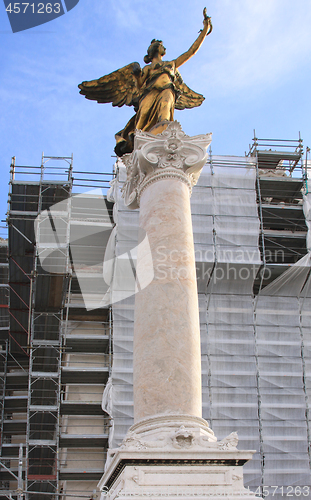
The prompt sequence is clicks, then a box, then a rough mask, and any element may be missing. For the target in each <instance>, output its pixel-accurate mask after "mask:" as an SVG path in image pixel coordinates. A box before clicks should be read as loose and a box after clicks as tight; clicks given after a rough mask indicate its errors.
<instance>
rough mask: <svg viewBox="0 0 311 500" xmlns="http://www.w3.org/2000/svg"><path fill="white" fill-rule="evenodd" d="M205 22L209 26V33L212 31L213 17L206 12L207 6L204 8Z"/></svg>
mask: <svg viewBox="0 0 311 500" xmlns="http://www.w3.org/2000/svg"><path fill="white" fill-rule="evenodd" d="M203 24H204V25H205V26H206V27H207V30H208V31H207V35H209V34H210V33H211V32H212V29H213V26H212V20H211V18H210V17H209V16H208V15H207V13H206V7H204V9H203Z"/></svg>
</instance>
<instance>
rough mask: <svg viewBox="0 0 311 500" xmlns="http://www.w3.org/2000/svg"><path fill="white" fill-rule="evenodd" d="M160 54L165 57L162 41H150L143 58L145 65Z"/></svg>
mask: <svg viewBox="0 0 311 500" xmlns="http://www.w3.org/2000/svg"><path fill="white" fill-rule="evenodd" d="M158 52H160V54H161V55H162V56H164V55H165V53H166V49H165V47H164V46H163V43H162V40H156V39H155V38H154V39H153V40H151V44H150V45H149V47H148V50H147V55H146V56H145V57H144V61H145V63H146V64H149V63H151V61H152V59H153V58H154V57H155V56H156V55H157V54H158Z"/></svg>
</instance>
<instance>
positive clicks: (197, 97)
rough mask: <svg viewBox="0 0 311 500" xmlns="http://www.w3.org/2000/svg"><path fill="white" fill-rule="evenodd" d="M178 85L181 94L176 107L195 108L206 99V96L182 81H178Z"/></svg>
mask: <svg viewBox="0 0 311 500" xmlns="http://www.w3.org/2000/svg"><path fill="white" fill-rule="evenodd" d="M180 80H181V79H180ZM176 87H177V89H178V91H179V92H180V95H179V97H178V98H177V100H176V103H175V109H185V108H195V107H196V106H200V105H201V104H202V102H203V101H204V99H205V97H203V96H202V95H201V94H197V92H194V91H193V90H191V89H190V88H189V87H188V86H187V85H186V84H185V83H184V82H182V81H178V82H177V85H176Z"/></svg>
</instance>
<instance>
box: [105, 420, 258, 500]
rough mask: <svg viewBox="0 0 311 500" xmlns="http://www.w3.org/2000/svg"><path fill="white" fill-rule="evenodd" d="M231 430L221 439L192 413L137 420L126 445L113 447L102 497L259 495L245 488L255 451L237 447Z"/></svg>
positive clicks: (111, 499) (248, 499)
mask: <svg viewBox="0 0 311 500" xmlns="http://www.w3.org/2000/svg"><path fill="white" fill-rule="evenodd" d="M237 444H238V436H237V434H236V432H233V433H231V434H230V435H229V436H228V437H226V438H225V439H223V440H222V441H217V438H216V437H215V435H214V433H213V431H212V430H211V429H210V428H209V425H208V423H207V422H206V421H205V420H203V419H202V418H199V417H194V416H191V415H158V416H155V417H152V418H146V419H144V420H142V421H140V422H138V423H137V424H134V425H133V426H132V427H131V428H130V429H129V431H128V433H127V435H126V436H125V438H124V440H123V442H122V444H121V446H120V447H119V448H117V449H115V450H109V452H108V459H107V464H106V471H105V474H104V476H103V477H102V479H101V481H100V483H99V485H98V486H99V488H100V490H101V492H102V500H104V498H107V500H114V499H116V498H124V499H126V500H127V499H130V498H132V497H133V496H135V497H137V499H141V500H142V499H144V498H146V496H148V497H149V496H151V497H155V498H159V497H160V496H163V495H164V496H165V497H167V498H170V499H171V500H178V497H179V496H183V497H185V496H186V497H187V498H189V497H191V496H195V497H196V499H197V500H198V499H201V498H202V500H203V499H205V498H207V497H208V498H209V499H210V500H213V499H216V498H219V496H221V495H226V498H230V500H235V499H237V498H244V499H245V500H251V499H252V500H253V499H255V498H257V497H255V495H254V494H253V493H252V492H251V491H249V490H247V489H245V488H244V486H243V465H244V464H245V463H246V462H247V461H249V460H250V459H251V458H252V455H253V453H255V452H254V451H253V450H251V451H250V450H248V451H241V450H238V449H237V447H236V446H237Z"/></svg>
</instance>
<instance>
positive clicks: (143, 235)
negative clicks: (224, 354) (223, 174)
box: [99, 121, 255, 500]
mask: <svg viewBox="0 0 311 500" xmlns="http://www.w3.org/2000/svg"><path fill="white" fill-rule="evenodd" d="M210 142H211V134H208V135H200V136H195V137H188V136H187V135H186V134H184V132H183V131H182V129H181V126H180V124H179V123H178V122H176V121H175V122H170V123H169V124H168V126H167V128H166V130H164V131H163V132H162V133H161V134H159V135H152V134H149V133H145V132H142V131H139V130H138V131H136V135H135V144H134V151H133V153H132V154H131V155H125V157H123V158H122V159H123V161H124V163H125V165H126V168H127V181H126V183H125V185H124V187H123V192H124V198H125V203H126V205H127V206H128V207H129V208H131V209H135V208H138V207H140V218H139V226H140V229H139V230H140V238H139V239H140V241H141V242H146V240H147V241H148V244H143V243H141V244H139V245H138V249H139V251H138V255H137V277H138V279H137V293H136V296H135V319H134V366H133V372H134V384H133V385H134V416H135V423H134V425H133V426H132V427H131V428H130V429H129V431H128V433H127V435H126V436H125V438H124V440H123V442H122V444H121V446H120V447H119V448H118V449H115V450H113V449H112V450H109V451H108V458H107V463H106V471H105V474H104V475H103V477H102V479H101V481H100V483H99V488H100V490H101V492H102V498H101V500H104V499H105V498H106V497H107V499H109V500H114V499H117V498H120V497H122V498H123V499H124V500H130V499H131V498H132V497H133V496H135V497H137V498H138V500H144V499H145V498H146V497H149V496H152V497H154V498H155V499H158V498H160V497H162V496H163V495H164V496H166V497H168V498H169V499H170V500H178V497H180V496H186V497H187V498H188V497H189V498H190V497H192V496H195V497H197V498H199V499H200V500H204V499H205V498H207V497H208V498H209V499H211V500H216V498H219V496H222V495H223V496H227V498H230V499H232V500H237V499H238V498H241V495H242V496H243V498H244V499H245V500H251V499H252V500H254V498H255V495H254V494H253V493H251V492H250V491H248V490H246V489H245V488H244V486H243V464H244V463H245V462H247V461H248V460H250V459H251V457H252V455H253V453H254V451H250V450H247V451H240V450H238V449H237V448H236V445H237V443H238V438H237V435H236V433H232V434H230V435H229V436H228V437H227V438H225V439H223V440H222V441H220V442H218V441H217V438H216V436H215V435H214V433H213V431H212V430H211V429H210V428H209V425H208V423H207V422H206V421H205V420H204V419H203V418H202V405H201V397H202V396H201V354H200V329H199V326H200V325H199V311H198V295H197V286H196V272H195V259H194V246H193V233H192V224H191V211H190V195H191V190H192V187H193V186H194V185H195V184H196V182H197V180H198V178H199V175H200V172H201V170H202V168H203V165H204V164H205V162H206V159H207V152H206V150H207V147H208V145H209V144H210ZM150 256H151V258H150ZM151 263H152V266H153V272H154V278H153V280H152V282H151V283H149V284H148V285H147V286H144V284H143V280H142V279H141V280H140V281H141V283H140V282H139V278H141V277H143V276H144V275H146V274H147V275H150V265H151Z"/></svg>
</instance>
